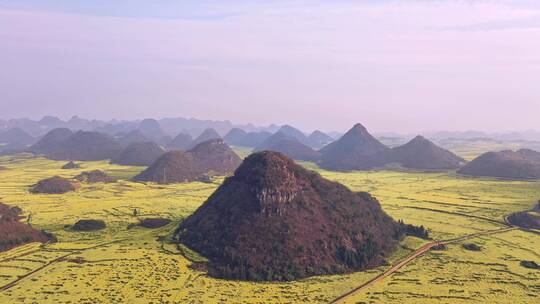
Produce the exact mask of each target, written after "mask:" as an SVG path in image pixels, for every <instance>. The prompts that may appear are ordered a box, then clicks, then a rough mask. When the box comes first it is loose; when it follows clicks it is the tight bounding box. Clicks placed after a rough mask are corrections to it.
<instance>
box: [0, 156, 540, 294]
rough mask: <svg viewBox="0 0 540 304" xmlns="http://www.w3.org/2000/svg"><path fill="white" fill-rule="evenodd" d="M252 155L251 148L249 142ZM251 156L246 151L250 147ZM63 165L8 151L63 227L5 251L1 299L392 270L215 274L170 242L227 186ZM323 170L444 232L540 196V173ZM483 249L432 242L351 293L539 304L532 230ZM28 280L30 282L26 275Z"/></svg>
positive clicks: (342, 279)
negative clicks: (78, 226) (517, 177)
mask: <svg viewBox="0 0 540 304" xmlns="http://www.w3.org/2000/svg"><path fill="white" fill-rule="evenodd" d="M243 152H245V151H243ZM245 153H247V152H245ZM63 164H64V162H57V161H51V160H46V159H43V158H33V157H29V156H21V155H19V156H17V157H1V158H0V165H2V166H6V167H8V170H5V171H0V201H2V202H4V203H7V204H11V205H17V206H20V207H21V208H23V210H24V211H25V214H26V215H27V216H28V215H31V216H30V218H31V224H32V225H33V226H34V227H37V228H40V229H45V230H48V231H50V232H53V233H54V234H55V235H56V236H57V237H58V242H57V243H54V244H47V245H44V246H40V245H39V244H28V245H25V246H22V247H19V248H15V249H13V250H11V251H8V252H4V253H0V288H1V287H2V286H6V285H8V284H10V283H12V282H16V284H14V285H13V286H12V287H10V288H7V289H5V290H1V291H0V303H113V302H116V303H223V302H227V303H328V302H330V301H331V300H332V299H334V298H336V297H337V296H339V295H341V294H343V293H345V292H347V291H349V290H350V289H352V288H354V287H356V286H358V285H360V284H361V283H362V282H365V281H367V280H369V279H370V278H372V277H373V276H376V275H377V274H379V273H381V272H382V271H384V270H385V269H386V268H387V267H388V266H383V267H379V268H377V269H373V270H370V271H367V272H360V273H353V274H348V275H340V276H323V277H315V278H309V279H306V280H301V281H297V282H290V283H249V282H237V281H225V280H217V279H213V278H209V277H208V276H206V275H205V273H204V272H201V271H197V270H194V269H191V268H190V267H189V265H190V264H191V262H190V261H189V260H188V259H186V258H185V257H183V256H182V255H180V254H179V252H178V250H177V248H176V247H175V246H174V245H171V244H167V243H163V244H162V243H161V242H160V241H158V237H160V236H164V237H165V236H168V235H170V233H171V232H172V231H173V230H174V229H175V227H176V226H177V224H178V223H179V222H180V221H181V220H182V219H183V218H184V217H186V216H188V215H189V214H190V213H192V212H193V211H194V210H195V209H196V208H197V207H198V206H200V204H202V203H203V202H204V200H205V199H206V198H207V197H208V196H209V195H210V194H211V193H212V192H213V191H214V190H215V189H216V188H217V187H218V185H219V183H220V182H221V180H222V179H220V178H218V179H216V180H215V181H214V183H213V184H205V183H198V182H195V183H189V184H175V185H156V184H143V183H133V182H130V181H128V179H129V178H130V177H131V176H134V175H135V174H137V173H138V172H139V171H141V170H142V169H143V168H142V167H125V166H117V165H110V164H108V163H107V162H84V163H82V168H81V169H76V170H62V169H60V167H61V166H62V165H63ZM304 165H305V166H307V167H311V168H314V169H316V170H318V171H319V172H320V173H321V174H322V175H323V176H325V177H327V178H329V179H332V180H336V181H339V182H341V183H343V184H345V185H347V186H349V187H350V188H351V189H353V190H355V191H368V192H371V193H372V194H373V195H375V196H376V197H377V198H379V200H380V201H381V203H382V205H383V208H384V210H385V211H386V212H388V213H389V214H390V215H391V216H393V217H394V218H396V219H403V220H405V221H406V222H408V223H412V224H416V225H424V226H425V227H427V228H428V229H429V230H430V232H431V234H432V236H433V237H434V238H436V239H448V238H454V237H458V236H462V235H465V234H470V233H474V232H478V231H483V230H490V229H497V228H500V227H502V225H501V224H499V223H497V221H502V220H503V217H504V215H506V214H509V213H511V212H515V211H521V210H526V209H530V208H531V207H532V206H533V205H534V203H535V202H536V201H537V200H538V198H540V182H538V181H524V182H510V181H499V180H489V179H472V178H464V177H460V176H456V175H454V174H452V173H419V172H397V171H368V172H353V173H336V172H328V171H324V170H320V169H318V168H315V167H314V165H313V164H309V163H304ZM89 169H102V170H104V171H106V172H107V173H109V174H111V175H113V176H115V177H117V178H119V179H120V180H119V181H118V182H115V183H111V184H91V185H89V184H83V187H81V188H80V189H78V190H77V191H76V192H72V193H67V194H64V195H41V194H30V193H28V188H29V186H30V185H32V184H33V183H35V182H37V181H38V180H40V179H43V178H46V177H50V176H53V175H61V176H65V177H73V176H75V175H76V174H78V173H80V172H81V171H84V170H89ZM133 209H137V210H138V213H139V214H138V216H139V217H146V216H160V217H167V218H170V219H173V222H172V223H171V224H169V225H167V226H165V227H162V228H160V229H156V230H149V229H145V228H141V227H136V228H133V229H127V226H128V225H129V224H130V223H136V222H137V221H138V219H137V217H135V216H134V215H133ZM86 218H92V219H103V220H105V221H106V222H107V224H108V227H107V229H105V230H102V231H98V232H88V233H81V232H74V231H71V230H70V229H69V228H68V227H66V226H68V225H72V224H73V223H75V222H76V221H77V220H78V219H86ZM467 242H474V243H477V244H479V245H481V246H482V247H483V251H481V252H472V251H466V250H464V249H462V247H461V244H455V245H450V246H449V248H448V250H446V251H437V252H435V251H433V252H429V253H428V254H426V255H425V256H423V257H421V258H419V259H418V260H416V261H415V262H413V263H412V264H410V265H408V266H406V267H405V268H403V269H401V270H400V271H399V272H397V273H396V274H395V275H393V276H392V277H390V278H387V279H386V280H384V281H383V282H381V283H379V284H377V285H375V286H373V287H372V288H370V289H368V290H367V291H366V292H364V293H361V294H359V295H358V296H356V297H355V298H353V299H351V303H406V302H411V303H433V302H434V300H438V301H439V302H438V303H493V302H497V303H535V301H536V300H537V299H538V297H539V296H540V272H538V271H533V270H529V269H526V268H522V267H521V266H520V265H519V261H520V260H523V259H528V260H536V261H538V260H540V252H539V251H540V250H539V249H538V245H537V244H538V243H540V236H539V235H535V234H532V233H527V232H523V231H510V232H506V233H502V234H496V235H491V236H484V237H480V238H476V239H472V240H470V241H467ZM423 243H424V241H422V240H419V239H416V238H412V237H408V238H405V239H404V240H403V241H402V243H401V246H400V248H399V250H398V251H397V252H396V253H395V254H394V256H392V257H391V258H390V259H389V262H390V263H392V262H395V261H397V260H399V259H401V258H403V257H404V256H405V255H407V254H408V253H410V252H411V251H413V250H414V249H415V248H417V247H419V246H421V245H422V244H423ZM17 280H19V281H17Z"/></svg>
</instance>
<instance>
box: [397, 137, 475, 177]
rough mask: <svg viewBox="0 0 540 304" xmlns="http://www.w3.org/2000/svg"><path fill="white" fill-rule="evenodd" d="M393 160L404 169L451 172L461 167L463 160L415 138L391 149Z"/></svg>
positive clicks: (424, 140)
mask: <svg viewBox="0 0 540 304" xmlns="http://www.w3.org/2000/svg"><path fill="white" fill-rule="evenodd" d="M392 154H393V160H394V161H395V162H398V163H401V164H402V165H403V166H404V167H406V168H410V169H419V170H451V169H458V168H459V167H461V165H462V164H463V163H465V160H464V159H463V158H461V157H459V156H457V155H455V154H454V153H452V152H450V151H448V150H445V149H443V148H441V147H439V146H437V145H435V144H434V143H433V142H431V141H430V140H428V139H426V138H424V137H422V136H417V137H415V138H414V139H412V140H411V141H409V142H408V143H406V144H405V145H403V146H399V147H396V148H394V149H392Z"/></svg>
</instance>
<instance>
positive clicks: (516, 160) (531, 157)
mask: <svg viewBox="0 0 540 304" xmlns="http://www.w3.org/2000/svg"><path fill="white" fill-rule="evenodd" d="M458 173H460V174H463V175H469V176H485V177H496V178H506V179H540V152H536V151H533V150H528V149H522V150H519V151H511V150H506V151H501V152H488V153H484V154H482V155H480V156H478V157H477V158H475V159H474V160H472V161H471V162H469V163H468V164H467V165H465V166H464V167H463V168H461V170H459V171H458Z"/></svg>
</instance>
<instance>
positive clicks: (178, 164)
mask: <svg viewBox="0 0 540 304" xmlns="http://www.w3.org/2000/svg"><path fill="white" fill-rule="evenodd" d="M240 163H241V160H240V158H239V157H238V156H237V155H236V154H235V153H234V152H233V151H232V150H231V148H229V146H228V145H227V144H225V143H224V142H223V140H222V139H212V140H208V141H205V142H203V143H201V144H198V145H197V146H195V147H194V148H193V149H191V150H189V151H187V152H183V151H170V152H167V153H165V154H163V155H162V156H161V157H160V158H158V159H157V160H156V161H155V162H154V163H153V164H152V165H151V166H150V167H148V168H147V169H146V170H144V171H143V172H141V173H140V174H139V175H137V176H135V178H134V180H135V181H150V182H157V183H161V184H168V183H181V182H190V181H196V180H199V179H201V178H203V177H204V176H207V175H212V174H213V175H227V174H231V173H232V172H233V171H234V169H236V168H237V167H238V166H239V165H240Z"/></svg>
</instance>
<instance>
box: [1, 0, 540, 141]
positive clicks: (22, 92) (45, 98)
mask: <svg viewBox="0 0 540 304" xmlns="http://www.w3.org/2000/svg"><path fill="white" fill-rule="evenodd" d="M0 41H1V42H0V54H2V55H1V56H0V66H1V67H2V68H1V69H2V72H0V108H1V109H2V111H1V113H0V116H1V117H0V118H12V117H30V118H38V117H41V116H43V115H57V116H61V117H63V118H69V117H70V116H71V115H74V114H76V115H81V116H84V117H99V118H102V119H110V118H119V119H134V118H144V117H156V118H160V117H175V116H182V117H199V118H208V119H215V120H225V119H227V120H231V121H234V122H236V123H247V122H254V123H256V124H258V125H267V124H271V123H277V124H283V123H291V124H293V125H295V126H298V127H300V128H302V129H306V130H314V129H323V130H346V129H348V128H349V127H350V126H351V125H352V124H354V123H355V122H359V121H361V122H362V123H364V124H365V125H368V126H370V129H371V130H373V131H379V132H383V131H396V132H402V133H417V132H418V133H419V132H423V131H426V130H470V129H474V130H484V131H495V132H496V131H506V130H526V129H535V128H536V129H538V128H540V125H539V123H538V121H539V120H538V113H540V85H538V79H539V75H540V42H539V41H540V2H539V1H532V0H513V1H510V0H497V1H495V0H483V1H450V0H441V1H397V0H395V1H349V0H339V1H317V0H312V1H306V0H297V1H263V0H258V1H249V2H248V1H239V0H233V1H217V0H212V1H185V0H181V1H169V0H156V1H143V0H133V1H104V0H100V1H72V0H56V1H52V0H4V1H1V2H0Z"/></svg>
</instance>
